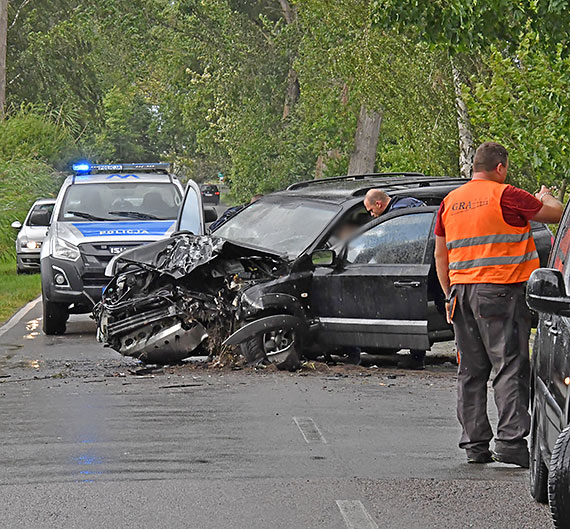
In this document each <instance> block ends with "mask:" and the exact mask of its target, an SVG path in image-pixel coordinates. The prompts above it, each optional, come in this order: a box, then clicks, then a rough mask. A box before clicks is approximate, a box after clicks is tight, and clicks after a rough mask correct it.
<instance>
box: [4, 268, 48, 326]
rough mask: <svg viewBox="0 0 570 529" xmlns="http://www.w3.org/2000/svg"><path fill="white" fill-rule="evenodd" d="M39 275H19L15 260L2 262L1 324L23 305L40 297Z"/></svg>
mask: <svg viewBox="0 0 570 529" xmlns="http://www.w3.org/2000/svg"><path fill="white" fill-rule="evenodd" d="M40 290H41V277H40V275H39V274H33V275H17V274H16V261H15V259H14V258H11V259H8V260H5V261H0V323H2V322H4V321H6V320H7V319H8V318H9V317H10V316H11V315H12V314H14V312H16V311H17V310H18V309H19V308H20V307H21V306H22V305H24V304H26V303H28V302H29V301H32V300H33V299H34V298H36V297H38V296H39V294H40Z"/></svg>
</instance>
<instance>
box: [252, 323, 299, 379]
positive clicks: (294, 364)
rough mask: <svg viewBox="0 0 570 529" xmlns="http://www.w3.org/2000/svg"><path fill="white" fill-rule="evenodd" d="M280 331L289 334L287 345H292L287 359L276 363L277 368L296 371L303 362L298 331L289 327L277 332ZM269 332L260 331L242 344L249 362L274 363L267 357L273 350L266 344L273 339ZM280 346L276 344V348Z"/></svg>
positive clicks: (253, 363) (254, 363)
mask: <svg viewBox="0 0 570 529" xmlns="http://www.w3.org/2000/svg"><path fill="white" fill-rule="evenodd" d="M279 333H281V334H283V335H288V336H289V338H290V341H289V342H288V343H287V346H285V347H288V346H290V347H291V350H290V352H289V355H288V357H287V359H286V360H285V361H283V362H279V363H275V365H276V367H277V369H282V370H284V369H288V370H290V371H294V370H295V369H298V368H299V366H300V364H301V362H300V354H299V350H300V347H299V340H298V336H296V333H295V332H294V331H293V330H288V329H285V330H282V331H277V332H276V333H275V334H279ZM268 334H269V333H259V334H257V335H256V336H254V337H253V338H251V339H250V340H247V341H246V342H244V343H242V344H241V352H242V354H243V356H244V357H245V361H246V363H247V364H249V365H258V364H262V363H273V362H271V361H270V360H269V359H268V357H267V353H268V352H271V351H270V348H268V346H267V345H266V344H267V343H268V340H269V339H271V338H270V337H269V336H268ZM291 342H292V343H291ZM278 347H279V346H276V350H278ZM285 347H284V348H285Z"/></svg>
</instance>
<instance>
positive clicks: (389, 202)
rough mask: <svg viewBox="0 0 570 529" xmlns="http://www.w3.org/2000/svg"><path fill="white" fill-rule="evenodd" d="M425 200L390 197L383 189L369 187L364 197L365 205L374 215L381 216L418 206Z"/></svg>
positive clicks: (423, 204) (422, 204) (423, 203)
mask: <svg viewBox="0 0 570 529" xmlns="http://www.w3.org/2000/svg"><path fill="white" fill-rule="evenodd" d="M425 205H426V204H425V202H422V201H421V200H418V199H417V198H412V197H389V196H388V194H387V193H385V192H384V191H382V190H381V189H369V190H368V192H367V193H366V196H365V197H364V207H365V208H366V211H368V213H370V215H372V216H373V217H375V218H376V217H379V216H380V215H384V214H386V213H390V212H391V211H395V210H397V209H402V208H418V207H420V206H425Z"/></svg>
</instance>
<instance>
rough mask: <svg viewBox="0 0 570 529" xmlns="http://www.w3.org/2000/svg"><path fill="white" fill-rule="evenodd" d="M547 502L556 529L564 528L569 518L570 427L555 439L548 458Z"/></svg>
mask: <svg viewBox="0 0 570 529" xmlns="http://www.w3.org/2000/svg"><path fill="white" fill-rule="evenodd" d="M548 503H549V504H550V512H551V513H552V521H553V522H554V527H555V528H556V529H566V528H567V527H568V520H570V427H566V428H565V429H564V430H562V432H561V433H560V435H559V436H558V439H557V440H556V444H555V445H554V450H553V451H552V457H551V459H550V473H549V475H548Z"/></svg>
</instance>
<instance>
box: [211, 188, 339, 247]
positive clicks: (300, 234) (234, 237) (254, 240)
mask: <svg viewBox="0 0 570 529" xmlns="http://www.w3.org/2000/svg"><path fill="white" fill-rule="evenodd" d="M339 211H340V208H339V207H338V206H335V205H329V204H324V203H322V202H317V201H310V200H307V201H300V200H298V199H293V200H291V201H285V200H283V199H282V198H281V199H277V200H275V201H273V200H264V199H262V200H258V201H257V202H254V203H253V204H250V205H249V206H248V207H247V208H245V209H244V210H242V211H241V212H240V214H239V215H236V216H235V217H232V218H230V219H229V220H228V221H227V222H226V223H225V224H222V226H220V227H219V228H218V229H217V230H216V231H215V235H216V237H222V238H224V239H229V240H231V241H234V242H237V243H242V244H249V245H253V246H259V247H263V248H267V249H268V250H272V251H274V252H276V253H278V254H287V255H288V256H289V257H297V256H298V255H299V254H300V253H301V252H302V251H303V250H305V249H306V248H307V247H308V246H309V245H310V244H311V243H312V242H313V241H314V240H315V239H316V238H317V236H318V235H319V234H320V233H321V232H322V231H323V230H324V229H325V228H326V227H327V226H328V225H329V223H330V222H331V221H332V219H333V218H334V217H335V215H337V214H338V212H339Z"/></svg>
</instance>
